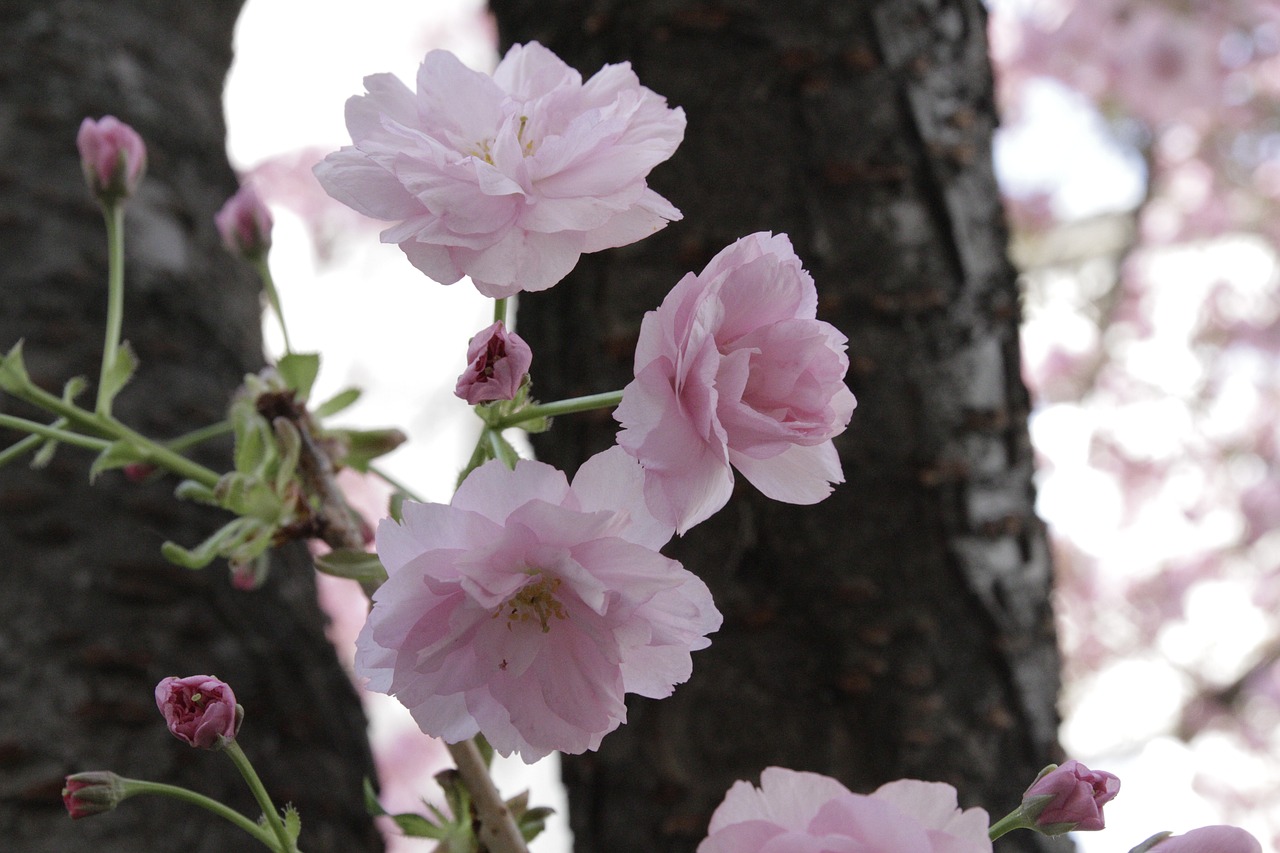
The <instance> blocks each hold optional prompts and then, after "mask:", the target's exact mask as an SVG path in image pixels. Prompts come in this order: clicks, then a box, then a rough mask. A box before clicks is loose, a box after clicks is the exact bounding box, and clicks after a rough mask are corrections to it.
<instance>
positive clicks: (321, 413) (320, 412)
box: [311, 388, 361, 418]
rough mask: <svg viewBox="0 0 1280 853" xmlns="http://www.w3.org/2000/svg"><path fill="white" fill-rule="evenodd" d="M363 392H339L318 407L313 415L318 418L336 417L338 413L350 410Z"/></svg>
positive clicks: (353, 389)
mask: <svg viewBox="0 0 1280 853" xmlns="http://www.w3.org/2000/svg"><path fill="white" fill-rule="evenodd" d="M360 394H361V391H360V389H359V388H347V389H346V390H345V391H339V392H338V393H337V394H334V395H333V396H332V397H330V398H329V399H328V400H325V401H324V402H323V403H321V404H320V405H318V406H316V407H315V408H314V409H313V410H312V411H311V414H312V415H314V416H315V417H317V418H327V417H329V416H330V415H336V414H337V413H338V412H341V411H342V410H344V409H346V408H348V407H349V406H351V405H352V404H353V403H355V402H356V400H359V399H360Z"/></svg>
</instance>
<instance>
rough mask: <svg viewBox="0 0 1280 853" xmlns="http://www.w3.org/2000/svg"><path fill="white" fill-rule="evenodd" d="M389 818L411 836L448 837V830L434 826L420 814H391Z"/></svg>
mask: <svg viewBox="0 0 1280 853" xmlns="http://www.w3.org/2000/svg"><path fill="white" fill-rule="evenodd" d="M391 819H392V820H394V821H395V822H396V826H398V827H400V831H401V832H403V833H404V834H405V835H408V836H409V837H411V838H435V839H437V840H439V839H442V838H448V837H449V836H450V835H451V833H450V832H449V830H447V829H444V828H442V827H439V826H436V825H435V824H434V823H432V822H431V821H429V820H427V819H426V818H425V817H423V816H422V815H420V814H413V813H412V812H409V813H407V814H393V815H391Z"/></svg>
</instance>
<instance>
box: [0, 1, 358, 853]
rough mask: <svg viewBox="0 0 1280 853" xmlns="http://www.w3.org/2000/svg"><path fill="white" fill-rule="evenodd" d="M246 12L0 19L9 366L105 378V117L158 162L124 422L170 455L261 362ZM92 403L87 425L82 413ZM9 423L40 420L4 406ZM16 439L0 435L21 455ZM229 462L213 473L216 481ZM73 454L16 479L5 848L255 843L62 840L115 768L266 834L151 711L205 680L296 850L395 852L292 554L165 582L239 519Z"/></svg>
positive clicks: (0, 599)
mask: <svg viewBox="0 0 1280 853" xmlns="http://www.w3.org/2000/svg"><path fill="white" fill-rule="evenodd" d="M239 8H240V4H239V2H196V0H112V2H109V3H107V2H96V0H55V2H49V0H6V2H5V3H4V4H3V5H0V223H2V227H0V347H4V349H6V350H7V349H8V348H9V347H10V346H11V345H12V344H13V343H14V342H15V341H16V340H18V339H19V338H25V340H26V352H27V361H28V367H29V369H30V371H31V373H32V375H33V377H35V378H36V381H37V382H38V383H39V384H41V385H42V386H44V387H45V388H47V389H48V390H51V391H55V392H60V390H61V388H62V385H63V383H64V382H65V381H66V380H67V379H69V378H70V377H72V376H75V375H83V376H86V377H88V378H90V379H91V381H92V380H96V378H97V371H98V363H99V359H100V356H101V347H102V330H103V325H104V319H105V306H106V284H105V282H106V248H105V237H104V230H103V223H102V216H101V214H100V212H99V210H98V207H97V204H96V203H95V202H94V201H93V200H92V199H91V198H90V197H89V194H88V191H87V190H86V188H85V186H84V180H83V178H82V176H81V174H80V166H79V159H78V155H77V152H76V145H75V138H76V131H77V128H78V126H79V123H80V121H81V119H82V118H83V117H85V116H91V117H93V118H98V117H100V116H102V115H104V114H114V115H116V116H118V117H119V118H121V119H122V120H124V121H126V122H128V123H130V124H131V125H133V126H134V127H135V128H136V129H137V130H138V131H139V132H140V133H141V134H142V136H143V138H144V139H145V140H146V142H147V144H148V148H149V155H150V156H149V161H150V163H149V168H148V173H147V177H146V179H145V181H144V183H143V185H142V188H141V190H140V192H139V194H138V195H137V196H136V197H135V198H134V199H132V200H131V201H130V203H129V206H128V209H127V213H126V235H127V265H126V278H127V296H126V311H125V324H124V336H125V338H126V339H128V340H129V341H130V342H131V343H132V345H133V347H134V350H135V351H136V353H137V355H138V357H139V359H140V361H141V365H142V366H141V368H140V370H139V372H138V374H137V376H136V378H135V380H134V382H133V384H132V385H131V386H130V387H129V388H127V389H126V390H125V392H124V393H123V394H122V395H121V396H120V398H119V399H118V402H117V406H116V411H117V414H119V415H120V416H121V418H122V419H123V420H124V421H125V422H126V423H129V424H130V425H131V426H134V427H135V428H138V429H140V430H142V431H143V432H145V433H147V434H149V435H152V436H155V437H158V438H169V437H173V436H176V435H179V434H181V433H184V432H187V431H188V430H190V429H193V428H196V427H199V426H202V425H205V424H208V423H211V422H213V421H216V420H219V419H221V418H222V416H223V415H224V413H225V408H226V404H227V401H228V399H229V394H230V392H231V391H232V389H234V388H235V387H236V386H237V385H239V383H240V382H241V380H242V378H243V376H244V374H245V373H246V372H249V371H253V370H256V369H258V368H259V367H260V366H261V363H262V350H261V340H260V327H259V291H258V284H257V281H256V278H255V277H254V276H253V275H252V273H251V272H250V271H249V269H248V268H247V267H246V266H244V265H242V264H241V263H240V262H238V261H235V260H234V259H232V258H231V256H230V255H228V254H227V253H226V252H225V251H224V250H223V249H222V248H221V246H220V245H219V243H218V239H217V236H216V234H215V232H214V228H213V213H214V211H216V210H217V208H218V207H219V206H220V205H221V203H222V202H223V200H225V199H226V198H227V197H228V196H229V195H230V194H231V193H232V192H233V191H234V189H235V186H236V182H235V177H234V175H233V174H232V172H231V170H230V168H229V167H228V165H227V162H226V155H225V151H224V137H225V128H224V123H223V117H222V107H221V92H222V84H223V78H224V76H225V75H226V72H227V68H228V66H229V64H230V61H231V34H232V27H233V25H234V23H235V19H236V15H237V14H238V12H239ZM86 398H87V399H85V400H82V402H83V403H86V404H88V405H91V404H92V391H90V392H89V394H87V395H86ZM0 406H2V407H3V410H4V411H6V412H9V413H13V414H21V415H23V416H28V417H42V416H41V415H38V414H37V413H33V412H30V411H27V410H25V409H24V408H22V407H19V406H18V405H17V404H15V403H14V401H13V400H12V399H4V400H3V401H0ZM16 438H17V436H16V435H13V434H8V433H6V434H5V435H4V440H3V445H4V446H8V444H10V443H11V442H12V441H13V440H15V439H16ZM229 450H230V448H229V443H228V442H223V443H221V444H219V445H218V446H215V447H210V448H209V449H208V452H207V453H205V454H204V457H203V458H202V460H201V461H203V462H204V463H205V464H208V465H210V466H213V467H215V468H219V469H221V470H226V467H227V466H228V464H229ZM90 461H91V458H90V457H89V455H88V454H87V453H86V452H84V451H80V450H77V449H76V448H69V447H63V448H61V449H60V450H59V451H58V453H57V455H56V456H55V458H54V459H53V462H52V464H50V465H49V466H48V468H46V469H44V470H40V471H32V470H30V469H29V468H27V466H26V465H25V463H24V462H21V461H20V462H18V463H15V464H11V465H9V466H8V467H6V468H4V469H0V554H3V558H0V847H2V848H3V849H5V850H12V851H21V853H55V851H56V853H68V851H76V850H94V851H98V853H107V851H138V850H147V851H174V853H177V851H183V853H201V851H208V853H212V851H227V850H247V849H251V847H252V846H253V845H254V842H253V841H252V840H251V839H249V838H248V837H247V836H245V835H244V834H243V833H241V832H240V831H239V830H237V829H235V828H233V827H232V826H231V825H230V824H226V823H224V822H222V821H220V820H219V819H217V818H215V817H214V816H212V815H210V814H208V813H206V812H204V811H201V810H199V809H197V808H195V807H193V806H189V805H186V804H182V803H178V802H176V801H173V800H169V799H161V798H154V797H150V798H148V797H140V798H136V799H133V800H130V801H128V802H126V803H124V804H123V805H122V806H121V807H120V808H118V809H117V810H116V811H115V812H113V813H111V814H106V815H100V816H95V817H90V818H86V819H83V820H79V821H74V822H73V821H72V820H70V819H69V818H68V816H67V814H66V812H65V811H64V809H63V806H62V802H61V798H60V793H59V792H60V789H61V788H62V785H63V776H64V775H65V774H68V773H73V772H78V771H85V770H114V771H116V772H117V773H120V774H121V775H124V776H131V777H136V778H145V779H151V780H157V781H166V782H170V783H175V784H179V785H184V786H187V787H190V788H193V789H195V790H197V791H200V792H202V793H205V794H208V795H210V796H213V797H215V798H218V799H221V800H223V801H224V802H226V803H228V804H229V805H231V806H233V807H235V808H237V809H239V810H241V811H243V812H245V813H247V814H249V815H251V816H255V817H256V815H257V814H258V811H257V808H256V806H255V805H254V801H253V799H252V798H251V796H250V795H249V792H248V790H247V789H246V788H245V786H244V785H243V783H242V782H241V781H240V778H239V776H238V774H237V773H236V771H235V769H234V767H233V766H232V764H231V762H230V761H229V760H228V759H227V757H225V756H223V755H218V754H214V753H210V752H204V751H199V750H195V749H192V748H191V747H189V746H186V745H185V744H183V743H180V742H179V741H178V740H176V739H175V738H174V737H172V736H171V735H170V734H169V733H168V731H167V730H166V728H165V726H164V723H163V721H162V719H161V717H160V715H159V712H158V711H157V710H156V706H155V702H154V700H153V697H152V691H153V689H154V686H155V684H156V683H157V682H158V681H159V680H160V679H161V678H162V677H164V676H168V675H179V676H183V675H193V674H214V675H217V676H219V677H220V678H223V679H224V680H226V681H227V682H229V683H230V684H231V685H232V687H233V689H234V690H235V692H236V696H237V699H238V700H239V702H240V703H241V704H242V705H243V706H244V708H245V712H246V714H245V721H244V725H243V728H242V729H241V735H240V742H241V743H242V745H243V747H244V749H245V751H246V752H247V753H248V754H249V755H250V757H251V758H252V759H253V760H254V762H255V764H256V765H257V766H258V768H259V770H260V772H262V774H263V776H264V781H265V783H266V785H267V787H268V789H269V790H270V792H271V794H272V795H273V797H274V798H275V802H276V803H278V804H280V805H283V804H285V803H288V802H292V803H294V804H295V805H296V806H297V807H298V809H299V810H300V811H301V813H302V818H303V842H304V844H303V846H304V849H306V850H307V851H309V853H315V851H358V850H376V849H380V841H379V840H378V838H377V837H376V833H375V832H374V830H373V827H372V824H371V822H370V820H369V818H367V817H366V816H365V815H364V813H363V808H362V804H361V799H360V783H361V779H362V777H363V776H365V775H370V776H371V775H372V774H373V771H372V762H371V759H370V755H369V749H368V745H367V742H366V741H365V736H364V718H363V715H362V712H361V710H360V706H359V702H358V700H357V698H356V696H355V694H354V691H353V690H352V688H351V685H350V683H349V681H348V679H347V676H346V675H345V673H344V672H343V670H342V668H341V667H340V665H339V664H338V662H337V660H336V658H335V656H334V654H333V651H332V649H331V647H330V646H329V644H328V643H327V641H326V639H325V637H324V632H323V624H324V623H323V617H322V614H321V613H320V611H319V609H318V607H317V605H316V601H315V589H314V583H313V575H312V572H311V569H310V566H309V561H308V560H307V558H306V555H305V554H304V553H302V552H301V550H298V551H295V552H293V553H292V556H291V558H289V559H287V560H283V561H281V563H280V564H279V565H277V566H276V567H275V570H274V572H273V577H272V580H271V581H270V582H269V583H268V584H267V585H266V586H265V587H264V588H263V589H261V590H258V591H255V592H252V593H244V592H238V591H235V590H233V589H231V587H230V585H229V584H228V582H227V578H226V571H225V567H224V566H222V565H221V564H215V566H213V567H211V568H210V569H209V570H207V571H205V572H191V571H188V570H185V569H180V568H177V567H174V566H171V565H169V564H168V563H166V562H165V561H164V560H163V559H162V558H161V556H160V553H159V546H160V543H161V542H162V541H164V540H165V539H172V540H175V541H177V542H179V543H182V544H186V545H193V544H195V543H196V542H199V541H200V540H201V539H202V538H203V537H204V536H205V535H207V534H208V533H209V532H211V531H212V530H213V529H214V528H215V527H216V526H218V525H221V524H222V523H224V522H225V521H226V520H227V519H226V518H225V517H224V516H223V515H222V513H219V512H217V511H214V510H212V509H210V508H208V507H202V506H195V505H191V504H179V503H177V502H176V501H174V500H173V498H172V491H173V487H174V481H173V480H172V479H171V478H167V479H163V480H161V481H159V482H154V483H150V484H131V483H128V482H126V480H125V478H124V477H122V476H121V474H120V472H118V471H114V472H108V473H106V474H103V475H102V476H101V477H100V478H99V480H98V482H97V483H96V484H95V485H94V486H92V487H90V486H89V484H88V481H87V474H88V469H89V464H90Z"/></svg>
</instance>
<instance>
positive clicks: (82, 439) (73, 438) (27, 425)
mask: <svg viewBox="0 0 1280 853" xmlns="http://www.w3.org/2000/svg"><path fill="white" fill-rule="evenodd" d="M58 421H61V422H62V423H66V420H65V419H63V418H59V419H58ZM56 424H57V422H55V423H54V424H49V425H46V424H42V423H40V422H38V421H29V420H27V419H26V418H17V417H14V416H13V415H0V427H7V428H8V429H12V430H20V431H21V432H29V433H31V435H29V436H27V437H26V438H24V439H23V440H22V441H19V442H18V443H17V444H15V445H13V447H10V448H8V449H7V450H6V451H5V454H9V453H12V452H13V451H14V449H15V448H17V447H19V446H20V445H22V444H23V443H24V442H28V441H30V442H33V443H34V444H39V443H40V441H41V439H46V438H51V439H53V440H54V441H61V442H64V443H66V444H71V445H74V446H76V447H84V448H87V449H89V450H96V451H98V452H102V451H103V450H106V449H107V448H108V447H110V446H111V442H109V441H105V440H103V439H101V438H93V437H92V436H88V435H82V434H81V433H78V432H70V431H68V430H65V429H59V428H58V426H57V425H56ZM8 461H9V460H8V458H6V459H4V460H3V461H0V465H3V464H4V463H5V462H8Z"/></svg>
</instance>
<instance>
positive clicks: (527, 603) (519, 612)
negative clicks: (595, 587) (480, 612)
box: [493, 572, 569, 634]
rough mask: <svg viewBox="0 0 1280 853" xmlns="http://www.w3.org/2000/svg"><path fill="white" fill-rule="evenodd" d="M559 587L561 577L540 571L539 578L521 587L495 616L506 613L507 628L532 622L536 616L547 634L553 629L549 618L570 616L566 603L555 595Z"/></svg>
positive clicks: (543, 631)
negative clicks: (565, 606)
mask: <svg viewBox="0 0 1280 853" xmlns="http://www.w3.org/2000/svg"><path fill="white" fill-rule="evenodd" d="M559 588H560V578H549V577H547V576H546V575H543V574H542V573H541V572H539V573H538V580H537V581H534V582H531V583H527V584H525V585H524V586H523V587H521V588H520V591H519V592H517V593H516V594H515V595H513V596H512V597H511V598H510V599H509V600H508V601H507V602H506V603H504V604H503V605H502V606H501V607H499V608H498V609H497V611H495V612H494V614H493V618H495V619H497V618H498V617H499V616H501V615H502V614H503V613H506V615H507V630H511V626H512V625H513V624H516V623H522V622H530V621H532V620H533V619H535V618H536V619H537V620H538V625H539V626H540V627H541V628H542V633H544V634H545V633H547V632H548V631H550V630H551V625H550V623H549V621H548V620H550V619H551V618H552V617H554V618H556V619H567V618H569V614H568V613H566V612H565V610H564V605H563V604H561V603H560V600H559V599H558V598H556V597H555V596H556V590H557V589H559Z"/></svg>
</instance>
